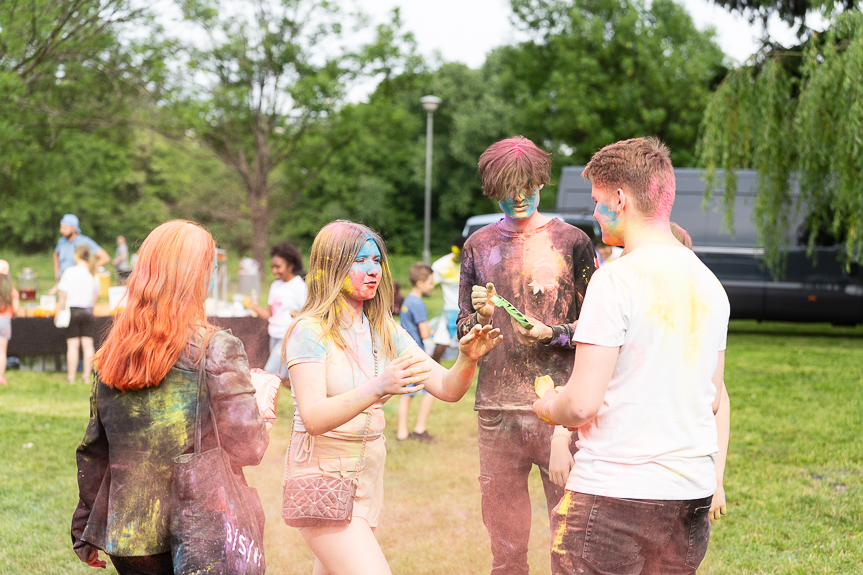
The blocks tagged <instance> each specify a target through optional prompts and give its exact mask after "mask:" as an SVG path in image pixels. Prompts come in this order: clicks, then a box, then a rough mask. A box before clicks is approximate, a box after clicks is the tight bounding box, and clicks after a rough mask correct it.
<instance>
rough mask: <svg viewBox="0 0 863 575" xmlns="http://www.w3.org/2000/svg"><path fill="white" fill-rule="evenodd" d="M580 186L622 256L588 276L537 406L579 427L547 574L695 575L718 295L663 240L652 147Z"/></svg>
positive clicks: (701, 547) (629, 143)
mask: <svg viewBox="0 0 863 575" xmlns="http://www.w3.org/2000/svg"><path fill="white" fill-rule="evenodd" d="M584 177H585V178H588V179H589V180H591V182H592V183H593V189H592V197H593V199H594V200H595V201H596V210H595V212H594V217H595V218H596V219H597V220H598V221H599V223H600V227H601V228H602V239H603V241H604V242H605V243H607V244H609V245H617V246H624V247H625V248H626V253H627V255H626V256H625V257H622V258H620V259H618V260H616V261H613V262H609V263H608V264H606V265H605V266H603V267H601V268H600V269H599V270H598V271H597V272H596V273H595V274H594V275H593V277H592V278H591V281H590V284H589V285H588V288H587V294H586V296H585V300H584V307H583V308H582V311H581V316H580V317H579V321H578V325H577V327H576V329H575V335H574V336H573V340H574V341H575V342H576V343H577V351H576V358H575V365H574V368H573V371H572V376H571V377H570V379H569V382H568V383H567V385H566V386H564V387H560V388H557V389H555V390H552V391H549V392H547V393H546V394H545V395H544V396H543V398H542V399H540V400H539V401H537V402H536V403H535V404H534V410H535V411H536V412H537V414H539V416H540V417H541V418H542V419H544V420H545V421H546V422H548V423H553V424H560V425H565V426H567V427H570V428H578V431H579V441H578V452H577V453H576V454H575V466H574V467H573V469H572V471H571V473H570V476H569V480H568V482H567V486H566V489H567V491H566V494H565V495H564V498H563V499H562V500H561V502H560V504H559V505H558V507H557V509H555V511H554V513H553V516H552V525H551V528H552V571H553V573H555V574H556V575H557V574H563V573H566V574H570V573H579V574H585V575H590V574H600V573H601V574H603V575H611V574H620V575H623V574H625V575H633V574H638V573H641V574H657V575H659V574H663V575H669V574H688V573H695V571H696V569H697V568H698V565H699V564H700V563H701V560H702V559H703V558H704V554H705V552H706V551H707V543H708V539H709V537H710V519H712V518H713V516H716V517H718V516H719V514H720V512H724V492H722V491H721V484H719V483H718V481H717V476H719V478H720V479H721V469H720V468H721V467H722V466H720V465H715V461H716V458H717V456H719V457H720V458H721V459H723V461H722V463H724V451H725V449H727V438H728V422H729V408H728V405H727V400H726V402H725V405H722V404H723V402H722V398H723V394H722V391H723V388H724V383H723V372H724V363H725V342H726V334H727V329H728V317H729V311H730V308H729V304H728V298H727V296H726V295H725V290H724V289H723V288H722V285H721V284H720V283H719V280H717V279H716V276H714V275H713V274H712V273H711V272H710V270H708V269H707V267H705V266H704V264H702V263H701V261H700V260H699V259H698V257H697V256H696V255H695V254H694V253H693V252H692V251H690V250H689V249H687V248H686V247H684V246H683V245H682V244H681V243H680V242H679V241H677V239H675V237H674V236H673V235H672V233H671V229H670V227H669V216H670V214H671V207H672V205H673V203H674V190H675V180H674V170H673V168H672V166H671V160H670V158H669V152H668V148H667V147H666V146H665V145H664V144H662V142H660V141H659V140H658V139H656V138H652V137H651V138H637V139H633V140H626V141H623V142H617V143H616V144H612V145H610V146H606V147H605V148H603V149H602V150H600V151H599V152H597V153H596V154H595V155H594V157H593V159H591V161H590V162H589V163H588V165H587V166H586V167H585V169H584ZM717 414H719V415H717ZM720 443H723V445H722V449H720ZM714 494H715V495H716V496H717V497H716V499H715V501H714ZM712 502H713V503H714V505H716V506H717V509H716V510H715V511H711V503H712ZM720 506H722V510H721V511H720V509H719V507H720Z"/></svg>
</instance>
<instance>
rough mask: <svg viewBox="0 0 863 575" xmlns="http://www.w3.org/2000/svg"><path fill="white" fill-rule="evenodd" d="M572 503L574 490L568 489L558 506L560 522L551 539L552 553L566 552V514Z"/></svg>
mask: <svg viewBox="0 0 863 575" xmlns="http://www.w3.org/2000/svg"><path fill="white" fill-rule="evenodd" d="M571 503H572V491H569V490H567V491H566V492H565V493H564V494H563V499H561V500H560V505H558V507H557V515H558V517H560V523H559V524H558V526H557V529H556V530H555V532H554V537H553V538H552V540H551V552H552V553H559V554H560V553H565V551H566V550H565V549H563V536H564V535H565V534H566V516H567V514H568V512H569V506H570V505H571Z"/></svg>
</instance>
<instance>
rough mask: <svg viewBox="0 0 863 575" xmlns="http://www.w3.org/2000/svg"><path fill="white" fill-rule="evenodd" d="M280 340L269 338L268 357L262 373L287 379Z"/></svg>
mask: <svg viewBox="0 0 863 575" xmlns="http://www.w3.org/2000/svg"><path fill="white" fill-rule="evenodd" d="M282 341H283V339H282V338H275V337H272V336H270V357H269V358H267V363H266V365H264V371H268V372H270V373H277V374H279V375H280V376H282V379H288V367H287V366H286V365H285V362H283V361H282Z"/></svg>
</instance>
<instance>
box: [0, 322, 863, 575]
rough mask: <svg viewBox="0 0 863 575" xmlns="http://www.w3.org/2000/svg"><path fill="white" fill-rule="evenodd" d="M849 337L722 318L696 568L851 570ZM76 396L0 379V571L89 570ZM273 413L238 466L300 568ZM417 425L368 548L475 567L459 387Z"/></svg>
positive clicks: (856, 350) (284, 437)
mask: <svg viewBox="0 0 863 575" xmlns="http://www.w3.org/2000/svg"><path fill="white" fill-rule="evenodd" d="M861 349H863V329H861V328H856V329H848V328H831V327H829V326H804V325H789V324H763V325H758V324H755V323H754V322H733V323H732V329H731V334H730V336H729V343H728V356H727V368H726V383H727V386H728V390H729V393H730V394H731V401H732V437H731V448H730V454H729V460H728V469H727V472H726V480H725V486H726V493H727V497H728V501H729V514H728V515H727V516H726V517H725V518H724V519H723V520H722V521H720V522H719V523H718V524H715V526H714V530H713V534H712V537H711V543H710V550H709V551H708V556H707V559H706V560H705V562H704V564H703V567H702V569H701V570H700V572H701V573H706V574H717V575H718V574H723V575H724V574H728V575H731V574H734V575H745V574H756V573H787V574H798V573H799V574H811V573H841V574H853V573H863V566H861V557H863V525H861V518H863V455H861V454H863V449H861V446H860V440H861V436H863V417H861V413H863V361H861V360H863V351H861ZM87 394H88V390H87V389H85V388H84V386H82V385H77V386H69V385H67V384H66V383H65V378H64V377H63V375H61V374H44V373H30V372H12V373H11V374H9V386H8V387H6V388H0V557H2V558H3V561H0V574H5V573H9V574H12V573H15V574H20V573H44V574H55V573H88V572H89V573H93V571H92V570H90V569H89V568H87V567H86V566H84V565H83V564H81V563H79V562H78V560H77V559H76V557H75V556H74V554H73V553H72V551H71V543H70V538H69V534H68V533H69V527H68V526H69V519H70V517H71V514H72V511H73V509H74V507H75V504H76V503H77V487H76V484H75V457H74V456H75V447H76V446H77V443H78V442H79V441H80V439H81V436H82V435H83V432H84V428H85V426H86V421H87V417H88V403H87V399H88V398H87ZM415 403H416V402H415ZM395 409H396V402H395V401H392V402H390V403H389V404H387V405H386V413H387V419H388V421H387V424H388V429H389V430H392V429H394V426H395ZM416 409H417V407H416V406H413V412H414V415H415V413H416ZM279 415H280V421H279V423H278V424H277V425H276V427H275V429H274V431H273V434H272V438H271V442H270V448H269V451H268V452H267V455H266V457H265V458H264V461H263V463H262V464H261V465H260V466H258V467H257V468H247V471H246V475H247V477H248V478H249V481H250V483H252V484H253V485H255V486H257V487H258V490H259V492H260V494H261V497H262V499H263V501H264V507H265V509H266V510H267V515H268V523H267V533H266V539H265V546H264V547H265V550H266V553H267V562H268V566H269V572H270V573H277V574H304V575H308V574H309V573H310V572H311V565H312V555H311V553H310V552H309V550H308V549H307V548H306V546H305V544H304V543H303V541H302V539H301V538H300V537H299V535H298V534H297V532H296V531H295V530H293V529H290V528H288V527H286V526H285V525H284V523H283V522H282V521H281V519H280V516H279V513H280V506H281V493H280V489H281V479H282V466H283V461H284V453H285V450H286V448H287V444H288V433H289V425H288V421H289V416H290V402H289V400H288V394H287V393H285V394H284V395H283V397H282V400H281V401H280V405H279ZM430 431H431V432H432V433H433V434H434V435H435V436H437V437H438V438H439V439H440V441H439V443H437V444H434V445H423V444H418V443H415V442H408V443H400V442H397V441H395V439H394V433H392V432H391V433H390V435H391V436H392V438H391V440H390V442H389V444H388V446H387V448H388V452H389V455H388V462H387V474H386V508H385V510H384V515H383V524H382V526H381V527H380V529H379V532H378V534H379V538H380V542H381V546H382V548H383V550H384V553H385V554H386V556H387V558H388V559H389V561H390V566H391V567H392V570H393V572H394V573H396V574H410V575H413V574H417V575H422V574H453V575H465V574H475V573H476V574H480V573H487V572H488V571H489V570H490V566H491V554H490V551H489V546H488V538H487V535H486V533H485V529H484V527H483V525H482V520H481V515H480V496H479V485H478V483H477V476H478V475H479V463H478V458H477V439H476V417H475V415H474V413H473V410H472V395H471V396H469V397H466V398H465V399H464V400H462V401H461V402H459V403H458V404H454V405H452V404H443V403H438V404H437V405H436V406H435V410H434V411H433V412H432V418H431V421H430ZM31 444H32V446H31ZM531 488H532V495H533V503H534V515H533V532H532V537H531V546H530V547H531V550H530V558H529V560H530V563H531V573H536V574H540V573H548V570H549V567H548V544H549V536H548V520H547V518H546V514H545V510H544V507H545V505H544V502H543V501H542V495H541V485H540V482H539V476H538V474H537V473H536V472H535V473H534V475H533V476H532V482H531ZM112 572H113V570H111V569H109V570H108V573H112Z"/></svg>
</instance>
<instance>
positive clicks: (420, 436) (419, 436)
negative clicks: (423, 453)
mask: <svg viewBox="0 0 863 575" xmlns="http://www.w3.org/2000/svg"><path fill="white" fill-rule="evenodd" d="M408 439H416V440H417V441H419V442H420V443H437V439H435V438H434V437H432V436H431V435H429V432H428V431H423V432H422V433H417V432H416V431H412V432H411V434H410V435H408Z"/></svg>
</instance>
